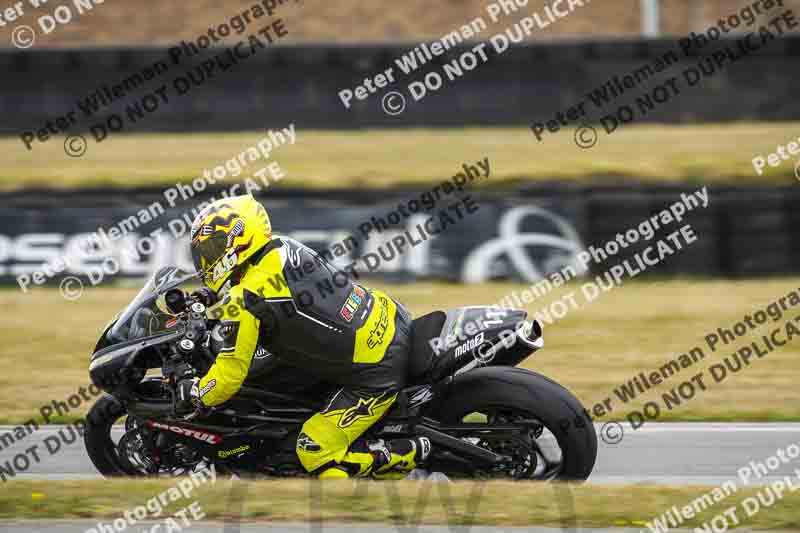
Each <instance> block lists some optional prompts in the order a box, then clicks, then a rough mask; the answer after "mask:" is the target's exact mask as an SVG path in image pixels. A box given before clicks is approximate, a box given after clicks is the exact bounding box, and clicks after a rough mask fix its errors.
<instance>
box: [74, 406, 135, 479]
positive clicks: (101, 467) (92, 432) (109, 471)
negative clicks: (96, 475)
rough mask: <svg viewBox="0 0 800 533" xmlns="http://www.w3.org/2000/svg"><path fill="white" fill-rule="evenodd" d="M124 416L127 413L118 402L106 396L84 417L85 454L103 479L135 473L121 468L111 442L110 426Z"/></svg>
mask: <svg viewBox="0 0 800 533" xmlns="http://www.w3.org/2000/svg"><path fill="white" fill-rule="evenodd" d="M125 415H127V412H126V410H125V408H124V407H123V406H122V404H121V403H120V402H119V400H117V399H116V398H114V397H113V396H111V395H108V394H104V395H103V396H101V397H100V399H99V400H97V401H96V402H95V403H94V405H93V406H92V408H91V409H90V410H89V414H88V415H86V428H85V430H84V433H83V442H84V445H85V446H86V453H87V454H88V455H89V459H91V460H92V463H93V464H94V466H95V468H97V470H98V471H99V472H100V473H101V474H102V475H103V476H105V477H113V476H128V475H135V472H127V471H126V470H125V468H124V467H123V466H122V464H121V463H120V461H119V457H118V455H117V447H116V445H115V444H114V441H112V440H111V428H112V426H113V425H114V423H115V422H116V421H117V420H119V419H120V418H122V417H124V416H125Z"/></svg>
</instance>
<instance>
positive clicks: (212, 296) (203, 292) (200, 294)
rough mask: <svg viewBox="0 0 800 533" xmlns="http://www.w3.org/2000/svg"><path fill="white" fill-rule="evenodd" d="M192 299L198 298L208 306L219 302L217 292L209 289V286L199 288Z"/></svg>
mask: <svg viewBox="0 0 800 533" xmlns="http://www.w3.org/2000/svg"><path fill="white" fill-rule="evenodd" d="M191 297H192V299H194V300H197V301H198V302H202V304H203V305H205V306H206V307H211V306H212V305H214V304H215V303H217V300H218V298H217V293H215V292H214V291H212V290H211V289H209V288H208V287H203V288H200V289H197V290H196V291H194V292H193V293H192V296H191Z"/></svg>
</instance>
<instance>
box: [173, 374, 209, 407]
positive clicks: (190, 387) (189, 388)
mask: <svg viewBox="0 0 800 533" xmlns="http://www.w3.org/2000/svg"><path fill="white" fill-rule="evenodd" d="M199 383H200V380H199V379H197V378H191V379H182V380H180V381H179V382H178V388H177V390H176V391H175V393H176V396H177V398H176V401H175V411H177V412H178V414H187V413H193V412H195V411H198V410H199V409H200V408H202V406H203V404H202V402H201V401H200V392H199V388H198V384H199Z"/></svg>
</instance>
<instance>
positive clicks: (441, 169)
mask: <svg viewBox="0 0 800 533" xmlns="http://www.w3.org/2000/svg"><path fill="white" fill-rule="evenodd" d="M296 132H297V142H296V144H295V145H293V146H283V147H280V148H278V149H276V150H274V151H273V156H274V159H275V160H276V161H278V162H279V163H280V165H281V167H282V168H283V169H284V170H285V171H286V173H287V177H286V178H285V179H284V180H282V181H281V182H280V184H279V186H287V187H386V186H392V185H398V184H428V183H434V182H439V181H441V180H443V179H446V178H448V177H450V176H452V175H453V174H455V173H456V172H457V171H458V170H459V168H460V167H461V165H462V164H463V163H474V162H475V161H477V160H479V159H483V158H484V157H488V158H489V160H490V162H491V180H490V183H491V185H492V186H497V185H500V184H507V185H511V184H518V183H524V182H535V181H550V180H568V181H577V182H584V183H596V184H607V183H619V182H624V181H626V180H635V181H644V182H679V181H685V182H702V183H715V182H736V183H770V184H791V183H795V182H796V180H795V177H794V164H795V162H794V161H786V162H784V164H783V165H782V166H780V167H778V168H772V167H767V169H766V172H765V173H764V175H763V176H758V175H757V174H756V173H755V171H754V170H753V166H752V163H751V159H752V158H753V157H755V156H756V155H758V154H762V155H765V156H766V155H767V154H768V153H769V152H771V151H774V150H775V147H776V145H778V144H786V143H787V142H788V141H791V140H797V138H798V137H800V123H796V122H783V123H734V124H724V125H715V124H711V125H700V126H692V125H681V126H665V125H632V126H626V127H624V128H621V129H620V130H618V131H616V132H615V133H614V134H613V135H610V136H607V135H605V134H604V133H602V131H601V133H600V137H599V140H598V143H597V145H596V146H595V147H594V148H592V149H589V150H582V149H580V148H578V147H577V146H575V144H574V142H573V139H574V131H573V130H572V129H565V130H563V131H560V132H559V133H557V134H549V135H548V136H547V137H545V138H544V139H545V140H544V141H543V142H537V141H536V139H535V137H534V136H533V134H532V133H531V131H530V130H529V129H528V128H524V127H519V128H466V129H406V130H378V129H373V130H357V131H319V130H316V131H315V130H307V129H303V128H302V127H301V126H300V125H298V126H297V127H296ZM263 135H264V133H263V132H243V133H195V134H137V135H122V134H119V135H116V136H111V137H109V138H108V139H106V140H105V141H103V142H102V143H100V144H97V143H95V142H94V141H93V140H92V139H91V137H89V141H88V142H89V144H88V148H87V152H86V154H85V155H84V156H83V157H80V158H70V157H67V156H66V155H65V154H64V151H63V144H64V139H63V138H59V137H55V138H53V139H51V140H49V141H48V142H46V143H43V144H42V143H37V144H36V145H35V147H34V149H33V150H32V151H28V150H26V149H25V147H24V145H23V144H22V142H21V141H20V140H19V138H18V137H5V138H0V169H2V170H0V189H15V188H21V187H29V186H43V187H55V188H58V187H85V186H99V185H113V186H136V185H159V186H167V185H172V184H174V183H175V182H177V181H188V180H190V179H192V178H195V177H198V176H200V175H201V173H202V171H203V170H204V169H209V168H212V167H213V166H216V165H220V164H223V163H224V162H225V161H226V160H228V159H230V158H232V157H235V156H236V155H237V154H239V153H240V152H242V151H243V150H244V149H245V148H247V147H249V146H252V145H253V144H255V143H256V142H257V141H258V140H259V139H260V138H261V137H263ZM259 168H261V165H259V164H258V162H253V163H252V164H251V165H250V166H249V169H248V170H249V171H250V172H253V171H256V170H258V169H259ZM246 175H249V174H246ZM243 176H244V175H243ZM243 176H242V177H243ZM235 179H237V178H227V179H226V180H224V181H223V182H222V183H223V184H226V183H233V180H235ZM239 179H241V177H240V178H239Z"/></svg>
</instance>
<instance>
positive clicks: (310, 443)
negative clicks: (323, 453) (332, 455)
mask: <svg viewBox="0 0 800 533" xmlns="http://www.w3.org/2000/svg"><path fill="white" fill-rule="evenodd" d="M297 447H298V448H299V449H301V450H303V451H304V452H309V453H314V452H318V451H320V450H321V449H322V447H321V446H320V445H319V444H317V443H316V442H314V439H312V438H311V437H309V436H308V435H306V434H305V433H300V435H298V437H297Z"/></svg>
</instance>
